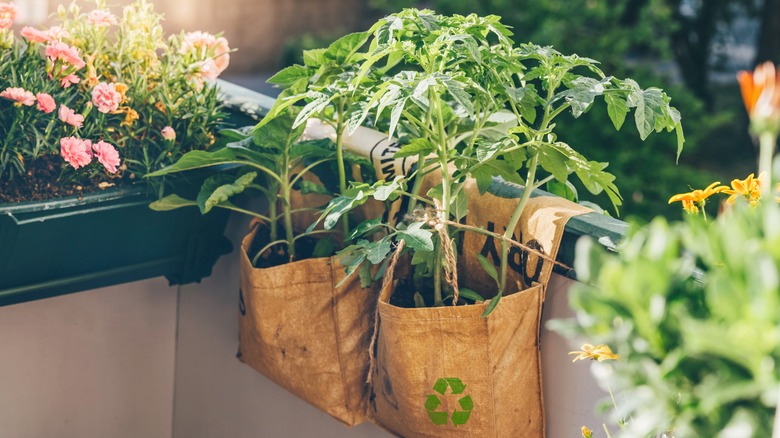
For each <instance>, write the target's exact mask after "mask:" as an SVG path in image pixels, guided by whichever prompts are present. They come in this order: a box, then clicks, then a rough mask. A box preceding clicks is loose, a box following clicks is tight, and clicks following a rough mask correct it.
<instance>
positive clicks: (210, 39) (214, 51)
mask: <svg viewBox="0 0 780 438" xmlns="http://www.w3.org/2000/svg"><path fill="white" fill-rule="evenodd" d="M181 52H182V53H193V54H194V55H195V56H196V57H197V58H205V59H204V60H203V61H201V62H200V63H199V66H198V67H199V71H200V74H201V76H203V77H204V78H206V79H216V78H217V77H218V76H219V75H220V74H221V73H222V72H223V71H225V69H226V68H227V67H228V64H230V46H229V45H228V41H227V40H226V39H225V38H223V37H219V38H217V37H216V36H214V35H212V34H210V33H207V32H200V31H198V32H189V33H186V34H184V39H183V40H182V45H181Z"/></svg>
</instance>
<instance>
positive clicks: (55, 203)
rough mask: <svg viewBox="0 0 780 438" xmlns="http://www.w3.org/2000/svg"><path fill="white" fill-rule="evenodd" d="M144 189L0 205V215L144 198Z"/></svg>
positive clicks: (127, 188)
mask: <svg viewBox="0 0 780 438" xmlns="http://www.w3.org/2000/svg"><path fill="white" fill-rule="evenodd" d="M145 193H146V188H145V186H144V185H143V184H138V183H132V184H131V185H125V186H122V187H111V188H108V189H104V190H99V191H95V192H90V193H85V194H81V195H74V196H68V197H64V198H52V199H47V200H40V201H25V202H17V203H9V204H0V213H1V214H6V215H13V214H19V213H35V212H40V211H46V210H57V209H64V208H72V207H78V206H81V205H87V204H95V203H99V202H108V201H114V200H117V199H122V198H128V197H136V196H142V197H144V198H145V197H146V196H145Z"/></svg>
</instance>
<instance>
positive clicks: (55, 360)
mask: <svg viewBox="0 0 780 438" xmlns="http://www.w3.org/2000/svg"><path fill="white" fill-rule="evenodd" d="M175 330H176V288H170V287H168V285H167V282H166V281H165V279H163V278H157V279H152V280H146V281H140V282H135V283H128V284H124V285H121V286H115V287H110V288H104V289H96V290H92V291H87V292H82V293H78V294H73V295H66V296H62V297H57V298H50V299H46V300H41V301H35V302H31V303H24V304H16V305H12V306H8V307H0V437H4V438H5V437H9V438H46V437H58V438H71V437H72V438H91V437H112V438H124V437H126V438H138V437H145V438H157V437H160V438H163V437H170V436H171V430H172V427H173V424H172V416H171V412H172V408H171V406H172V403H173V385H174V380H173V377H174V376H173V371H174V353H175Z"/></svg>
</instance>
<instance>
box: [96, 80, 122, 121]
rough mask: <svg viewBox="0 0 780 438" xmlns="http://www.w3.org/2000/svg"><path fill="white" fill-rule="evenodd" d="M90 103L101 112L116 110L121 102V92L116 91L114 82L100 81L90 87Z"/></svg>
mask: <svg viewBox="0 0 780 438" xmlns="http://www.w3.org/2000/svg"><path fill="white" fill-rule="evenodd" d="M92 103H93V104H95V106H96V107H97V109H98V111H100V112H101V113H104V114H105V113H109V112H111V111H116V109H117V108H119V104H120V103H122V93H120V92H118V91H116V85H115V84H108V83H105V82H101V83H99V84H97V85H95V88H93V89H92Z"/></svg>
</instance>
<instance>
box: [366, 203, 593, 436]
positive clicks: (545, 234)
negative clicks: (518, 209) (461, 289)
mask: <svg viewBox="0 0 780 438" xmlns="http://www.w3.org/2000/svg"><path fill="white" fill-rule="evenodd" d="M471 199H475V200H477V199H478V198H471ZM514 202H517V201H516V200H508V199H501V198H497V197H495V196H493V195H489V194H487V195H485V198H480V199H479V204H480V205H477V204H478V203H477V202H475V203H472V204H471V207H470V209H471V210H470V213H469V218H468V220H467V223H469V224H473V225H479V226H482V227H485V228H487V227H486V225H487V223H488V222H491V223H493V224H494V226H495V229H496V231H498V230H500V231H501V232H502V231H503V229H504V228H503V225H504V224H506V222H508V218H509V216H508V215H507V216H504V212H506V211H508V212H509V213H510V214H511V208H509V207H508V206H502V205H501V204H504V203H507V204H510V203H511V205H512V206H513V205H514ZM586 211H588V210H587V209H584V208H582V207H580V206H577V205H576V204H572V203H569V202H566V201H564V200H561V199H559V198H550V197H543V198H533V199H531V201H530V202H529V205H528V208H527V209H526V211H525V213H524V215H523V218H522V219H521V224H520V227H519V230H518V234H519V235H520V236H522V242H523V243H525V244H526V245H528V244H529V243H530V245H529V246H532V247H534V248H536V249H538V250H540V251H542V252H543V253H544V254H547V255H548V256H549V257H550V258H552V259H554V257H555V255H556V253H557V250H558V246H559V244H560V239H561V236H562V233H563V227H564V226H565V223H566V220H568V218H569V217H571V216H573V215H575V214H580V213H584V212H586ZM467 234H469V233H467ZM469 239H471V240H469ZM486 242H487V239H486V238H485V236H476V237H475V236H472V237H469V238H468V239H467V240H466V242H465V243H464V248H463V251H461V254H466V255H465V256H464V257H463V258H462V259H461V260H460V262H459V265H460V267H459V273H460V274H461V275H462V277H463V278H464V281H465V282H467V283H470V284H469V286H471V287H474V288H477V286H480V287H479V289H482V290H483V291H484V290H485V289H493V290H494V289H495V286H494V283H493V282H492V280H489V283H483V284H481V285H477V283H479V282H480V281H481V278H482V274H481V272H480V271H481V268H479V267H478V264H477V263H476V260H473V259H474V258H475V254H477V253H480V252H482V250H483V248H484V246H485V244H486ZM495 244H496V246H499V245H500V243H499V242H495ZM517 265H518V266H516V269H515V271H517V272H515V273H514V277H515V278H516V279H517V280H518V282H522V281H524V279H528V278H531V279H532V280H533V282H534V283H535V284H534V285H525V286H523V290H521V291H516V292H514V293H512V294H509V295H507V296H504V297H503V299H502V300H501V302H500V303H499V305H498V306H497V307H496V309H495V310H494V311H493V313H491V314H490V315H489V316H488V317H487V318H482V317H481V315H482V313H483V311H484V310H485V307H486V304H474V305H470V306H458V307H453V306H446V307H438V308H417V309H411V308H400V307H396V306H394V305H392V304H390V302H389V301H390V296H391V294H392V293H393V288H394V283H393V282H386V283H385V285H384V286H383V288H382V291H381V294H380V299H379V304H378V306H379V308H378V314H379V335H378V339H377V343H376V364H375V367H374V372H373V374H372V380H373V395H372V401H371V416H372V420H373V421H374V422H376V423H378V424H379V425H381V426H382V427H384V428H386V429H388V430H390V431H391V432H394V433H396V434H398V435H400V436H405V437H434V436H436V437H440V436H468V437H543V436H544V430H545V419H544V403H543V400H542V376H541V365H540V356H539V333H540V332H539V328H540V327H539V325H540V319H541V310H542V303H543V301H544V293H545V287H546V284H547V282H548V281H549V278H550V275H551V273H552V268H553V263H552V262H551V261H549V260H544V259H542V258H540V257H538V256H536V255H534V254H532V253H531V254H525V255H523V256H522V257H519V258H518V261H517ZM518 284H519V283H518ZM515 290H517V289H515ZM464 385H465V386H464Z"/></svg>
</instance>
